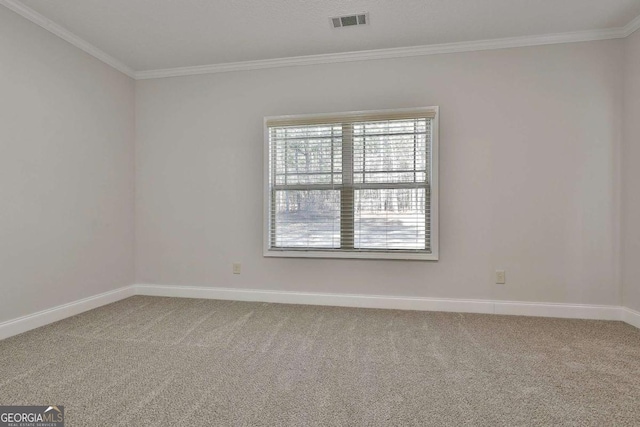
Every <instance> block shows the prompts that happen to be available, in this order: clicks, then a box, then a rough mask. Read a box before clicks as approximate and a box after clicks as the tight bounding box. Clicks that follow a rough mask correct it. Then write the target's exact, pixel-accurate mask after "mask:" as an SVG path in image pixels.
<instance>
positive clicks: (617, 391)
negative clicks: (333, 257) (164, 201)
mask: <svg viewBox="0 0 640 427" xmlns="http://www.w3.org/2000/svg"><path fill="white" fill-rule="evenodd" d="M0 404H2V405H8V404H16V405H17V404H25V405H26V404H39V405H49V404H57V405H64V406H65V412H66V416H67V424H66V425H67V426H204V425H207V426H208V425H233V426H244V425H246V426H249V425H264V426H278V425H286V426H305V425H323V426H326V425H340V426H376V425H397V426H411V425H416V426H418V425H419V426H425V425H433V426H460V425H474V426H525V425H531V426H541V425H571V426H578V425H580V426H586V425H593V426H604V425H606V426H612V425H629V426H631V425H635V426H638V425H640V330H638V329H635V328H633V327H631V326H629V325H626V324H624V323H621V322H604V321H586V320H561V319H544V318H531V317H512V316H492V315H476V314H454V313H430V312H411V311H395V310H370V309H352V308H335V307H315V306H299V305H279V304H263V303H245V302H231V301H214V300H195V299H177V298H175V299H172V298H155V297H141V296H136V297H132V298H129V299H126V300H123V301H120V302H117V303H115V304H111V305H108V306H105V307H101V308H99V309H96V310H92V311H89V312H86V313H83V314H81V315H79V316H75V317H72V318H69V319H66V320H63V321H61V322H58V323H55V324H52V325H49V326H46V327H43V328H40V329H37V330H34V331H31V332H27V333H25V334H22V335H19V336H16V337H13V338H9V339H6V340H4V341H0Z"/></svg>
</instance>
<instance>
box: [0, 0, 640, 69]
mask: <svg viewBox="0 0 640 427" xmlns="http://www.w3.org/2000/svg"><path fill="white" fill-rule="evenodd" d="M0 5H3V6H5V7H7V8H8V9H10V10H12V11H14V12H16V13H17V14H19V15H21V16H23V17H24V18H26V19H28V20H30V21H31V22H33V23H35V24H37V25H39V26H41V27H42V28H44V29H46V30H48V31H50V32H51V33H53V34H55V35H56V36H58V37H60V38H61V39H63V40H66V41H67V42H69V43H71V44H72V45H74V46H76V47H77V48H79V49H81V50H83V51H85V52H86V53H88V54H90V55H92V56H94V57H96V58H97V59H99V60H101V61H103V62H104V63H106V64H108V65H110V66H111V67H113V68H115V69H116V70H118V71H121V72H122V73H124V74H126V75H128V76H129V77H132V78H134V79H137V80H145V79H158V78H165V77H179V76H192V75H197V74H212V73H226V72H230V71H250V70H260V69H265V68H280V67H294V66H304V65H317V64H332V63H339V62H353V61H367V60H376V59H393V58H409V57H415V56H426V55H441V54H447V53H460V52H474V51H483V50H495V49H509V48H517V47H529V46H543V45H551V44H561V43H577V42H588V41H596V40H610V39H621V38H625V37H628V36H629V35H631V34H633V33H634V32H635V31H636V30H638V29H640V16H638V17H636V18H635V19H634V20H632V21H631V22H630V23H629V24H627V25H626V26H624V27H622V28H610V29H604V30H588V31H578V32H572V33H560V34H544V35H537V36H525V37H511V38H502V39H492V40H478V41H470V42H458V43H444V44H434V45H425V46H413V47H401V48H391V49H375V50H364V51H357V52H342V53H330V54H323V55H309V56H297V57H291V58H277V59H264V60H257V61H243V62H229V63H223V64H211V65H199V66H193V67H179V68H165V69H159V70H147V71H134V70H133V69H132V68H131V67H129V66H128V65H126V64H124V63H122V62H121V61H119V60H117V59H115V58H114V57H112V56H110V55H109V54H107V53H105V52H104V51H102V50H101V49H98V48H97V47H95V46H94V45H92V44H91V43H89V42H87V41H86V40H84V39H82V38H80V37H78V36H77V35H75V34H73V33H72V32H71V31H69V30H67V29H65V28H63V27H62V26H60V25H58V24H56V23H55V22H53V21H51V20H50V19H48V18H46V17H45V16H43V15H41V14H40V13H38V12H36V11H35V10H33V9H31V8H30V7H28V6H25V5H24V4H23V3H21V2H20V1H19V0H0Z"/></svg>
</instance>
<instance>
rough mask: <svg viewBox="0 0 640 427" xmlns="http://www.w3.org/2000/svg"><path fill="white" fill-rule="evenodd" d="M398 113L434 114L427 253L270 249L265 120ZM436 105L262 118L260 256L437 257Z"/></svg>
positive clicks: (268, 178) (399, 258)
mask: <svg viewBox="0 0 640 427" xmlns="http://www.w3.org/2000/svg"><path fill="white" fill-rule="evenodd" d="M398 113H430V114H432V115H434V117H433V119H432V122H431V131H432V135H431V138H432V139H431V180H430V183H431V212H430V221H431V223H430V225H431V240H430V243H431V253H424V252H402V251H398V252H387V251H384V250H370V251H367V250H358V251H340V250H335V249H327V250H322V249H295V250H287V249H271V248H270V247H269V241H270V236H269V212H270V206H269V199H270V187H269V180H270V176H269V127H268V125H267V123H268V122H269V121H276V120H288V119H296V120H297V119H314V120H317V119H323V118H324V117H327V118H329V117H331V118H334V119H335V117H338V116H339V117H351V116H363V115H369V114H375V115H377V114H380V115H384V114H389V115H394V114H398ZM439 116H440V111H439V107H437V106H434V107H422V108H403V109H393V110H374V111H348V112H342V113H331V114H303V115H285V116H269V117H265V118H264V164H263V168H264V173H263V187H264V193H263V207H264V211H263V256H265V257H284V258H351V259H396V260H422V261H437V260H438V258H439V253H438V248H439V233H438V224H439V222H438V210H439V209H438V199H439V197H438V151H439V150H438V139H439V137H438V134H439V131H438V127H439V124H438V122H439Z"/></svg>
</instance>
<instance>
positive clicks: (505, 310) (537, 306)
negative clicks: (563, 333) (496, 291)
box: [494, 301, 622, 320]
mask: <svg viewBox="0 0 640 427" xmlns="http://www.w3.org/2000/svg"><path fill="white" fill-rule="evenodd" d="M620 309H621V307H619V306H615V305H593V304H564V303H550V302H546V303H537V302H521V301H495V302H494V314H506V315H514V316H534V317H560V318H565V319H591V320H622V318H621V317H622V316H621V312H620Z"/></svg>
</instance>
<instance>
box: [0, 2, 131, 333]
mask: <svg viewBox="0 0 640 427" xmlns="http://www.w3.org/2000/svg"><path fill="white" fill-rule="evenodd" d="M134 100H135V97H134V81H133V80H131V79H130V78H129V77H126V76H125V75H123V74H121V73H120V72H118V71H115V70H113V69H112V68H111V67H109V66H107V65H105V64H103V63H102V62H100V61H98V60H97V59H95V58H93V57H91V56H89V55H87V54H85V53H84V52H82V51H80V50H79V49H77V48H75V47H73V46H71V45H70V44H68V43H67V42H65V41H63V40H61V39H59V38H57V37H55V36H53V35H52V34H51V33H49V32H47V31H46V30H44V29H42V28H40V27H38V26H36V25H35V24H32V23H31V22H29V21H27V20H25V19H24V18H22V17H19V16H18V15H16V14H14V13H13V12H11V11H9V10H8V9H7V8H4V7H0V286H1V289H2V294H1V296H0V322H2V321H4V320H8V319H12V318H16V317H19V316H22V315H26V314H30V313H34V312H37V311H39V310H42V309H46V308H51V307H54V306H57V305H60V304H64V303H67V302H71V301H75V300H78V299H81V298H84V297H88V296H93V295H96V294H99V293H102V292H105V291H109V290H112V289H115V288H118V287H121V286H126V285H130V284H131V283H132V281H133V223H134V221H133V212H134V179H133V166H134V165H133V163H134V162H133V150H134V148H133V147H134V139H135V123H134V120H135V115H134V113H135V112H134Z"/></svg>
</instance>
